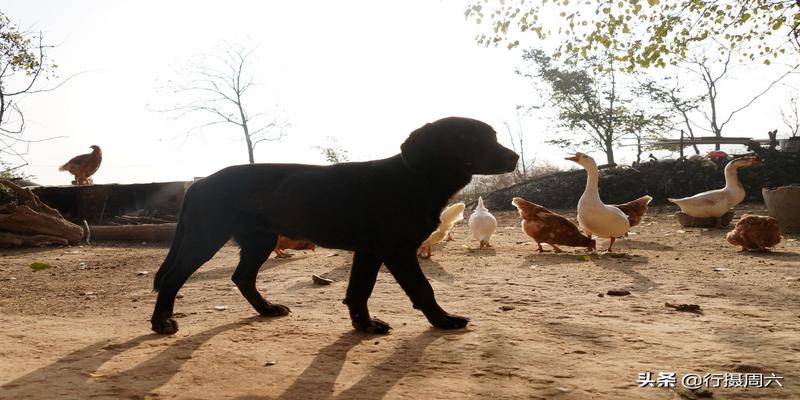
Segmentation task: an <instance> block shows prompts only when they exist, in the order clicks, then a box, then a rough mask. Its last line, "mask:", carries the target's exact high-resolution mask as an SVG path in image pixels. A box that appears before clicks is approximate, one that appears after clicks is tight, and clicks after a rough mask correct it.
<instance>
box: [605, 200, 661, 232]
mask: <svg viewBox="0 0 800 400" xmlns="http://www.w3.org/2000/svg"><path fill="white" fill-rule="evenodd" d="M652 200H653V198H652V197H650V196H648V195H644V196H642V197H639V198H638V199H636V200H633V201H629V202H627V203H625V204H612V205H611V206H612V207H617V208H619V209H620V211H622V212H623V213H625V215H627V216H628V223H629V224H630V226H631V228H633V227H634V226H636V225H639V222H642V217H644V214H645V213H646V212H647V205H648V204H650V202H651V201H652Z"/></svg>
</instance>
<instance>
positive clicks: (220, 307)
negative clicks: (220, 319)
mask: <svg viewBox="0 0 800 400" xmlns="http://www.w3.org/2000/svg"><path fill="white" fill-rule="evenodd" d="M214 309H215V310H217V311H225V310H227V309H228V307H226V306H214Z"/></svg>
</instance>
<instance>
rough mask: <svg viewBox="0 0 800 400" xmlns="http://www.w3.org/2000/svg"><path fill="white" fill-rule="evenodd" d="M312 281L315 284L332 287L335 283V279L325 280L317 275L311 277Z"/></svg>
mask: <svg viewBox="0 0 800 400" xmlns="http://www.w3.org/2000/svg"><path fill="white" fill-rule="evenodd" d="M311 280H312V281H314V284H317V285H320V286H325V285H330V284H331V283H333V279H328V278H323V277H321V276H319V275H316V274H314V275H311Z"/></svg>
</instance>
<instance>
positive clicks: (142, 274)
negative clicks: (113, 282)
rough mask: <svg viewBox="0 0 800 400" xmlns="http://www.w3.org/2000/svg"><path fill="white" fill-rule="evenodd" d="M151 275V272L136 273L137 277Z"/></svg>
mask: <svg viewBox="0 0 800 400" xmlns="http://www.w3.org/2000/svg"><path fill="white" fill-rule="evenodd" d="M149 273H150V272H149V271H139V272H137V273H136V276H144V275H147V274H149Z"/></svg>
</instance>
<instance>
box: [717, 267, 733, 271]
mask: <svg viewBox="0 0 800 400" xmlns="http://www.w3.org/2000/svg"><path fill="white" fill-rule="evenodd" d="M730 270H731V269H730V268H722V267H717V268H714V269H712V271H716V272H722V271H730Z"/></svg>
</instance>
